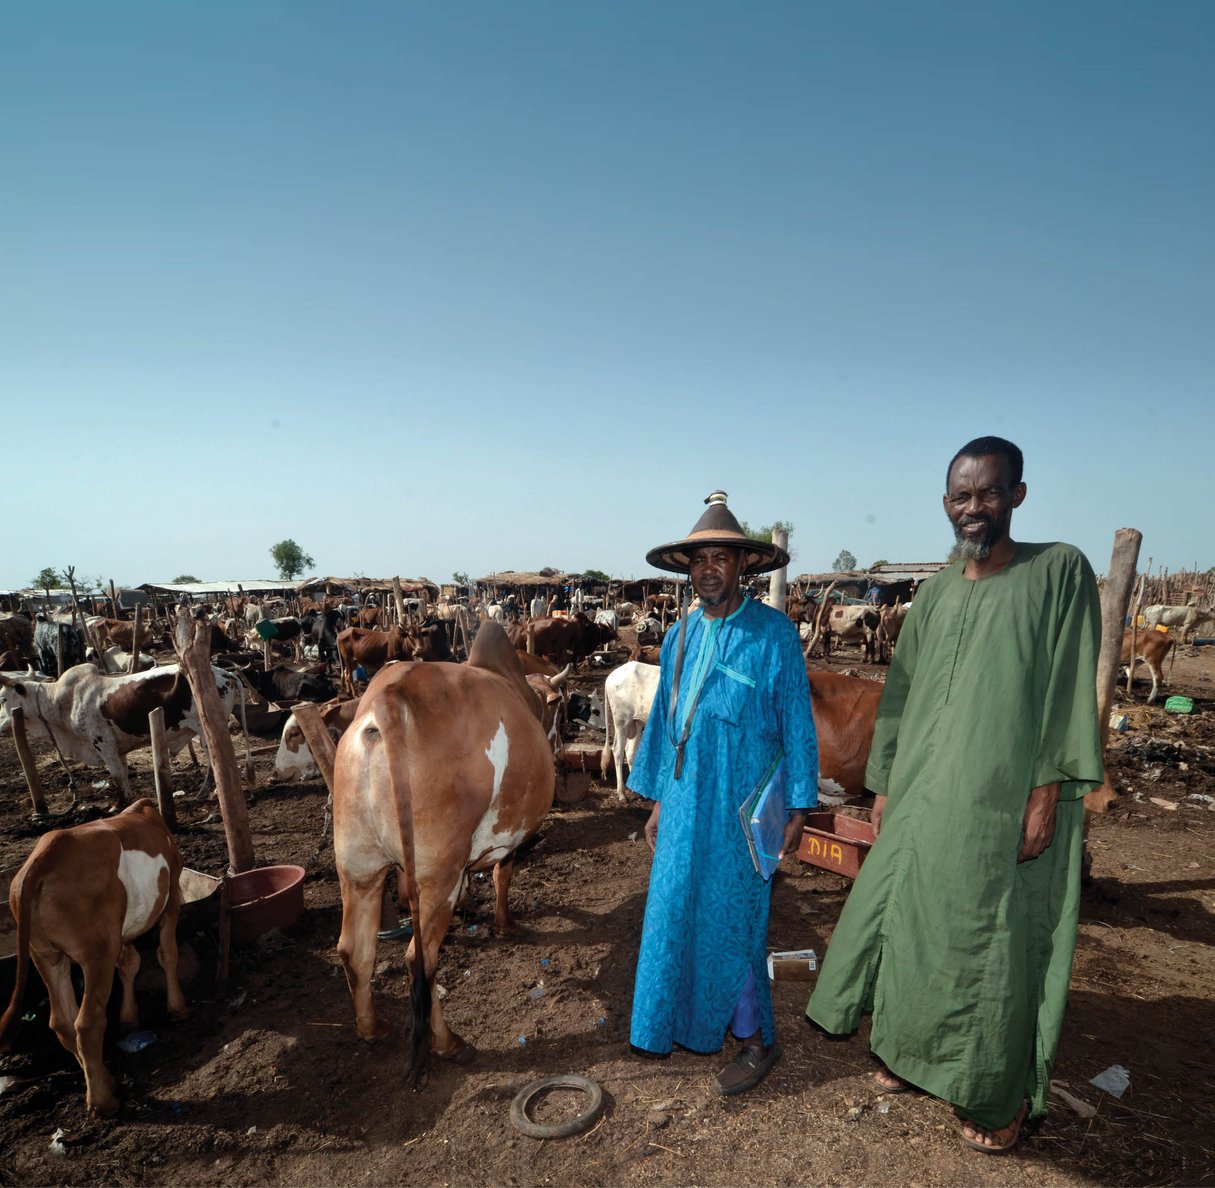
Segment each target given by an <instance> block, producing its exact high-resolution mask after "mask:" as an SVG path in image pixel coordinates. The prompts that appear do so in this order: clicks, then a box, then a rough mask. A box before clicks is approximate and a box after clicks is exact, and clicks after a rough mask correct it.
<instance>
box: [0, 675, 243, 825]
mask: <svg viewBox="0 0 1215 1188" xmlns="http://www.w3.org/2000/svg"><path fill="white" fill-rule="evenodd" d="M211 672H212V674H213V675H214V677H215V687H216V689H217V690H218V692H219V699H220V703H221V704H222V706H223V708H224V714H225V720H226V719H227V715H229V714H231V712H232V707H233V705H234V704H235V702H236V699H237V698H238V697H239V698H240V707H241V716H242V718H243V717H244V711H245V700H244V693H243V691H242V688H241V683H240V681H239V680H237V678H236V677H235V676H234V675H233V674H232V673H230V672H225V671H224V670H223V669H222V668H214V667H212V669H211ZM18 706H20V707H21V708H22V709H24V710H25V728H26V731H27V732H28V733H29V735H30V737H32V738H47V737H49V738H51V739H53V740H54V743H55V745H56V747H58V749H59V752H60V754H61V755H62V756H63V757H64V758H65V759H75V760H76V761H77V762H78V763H87V764H91V765H93V766H101V767H104V768H105V769H106V771H108V772H109V773H110V777H111V779H113V781H114V783H115V784H116V785H117V788H118V800H119V803H120V804H126V803H127V801H128V800H130V798H131V782H130V777H129V776H128V774H127V765H126V761H125V759H124V758H123V756H124V755H126V754H128V753H129V752H131V751H134V750H137V749H138V748H139V747H146V746H147V745H148V743H149V742H150V741H151V737H150V733H149V726H148V714H149V713H151V712H152V710H153V709H155V708H156V707H157V706H160V707H162V708H163V710H164V717H165V740H166V742H167V743H168V746H169V753H170V754H176V753H177V752H178V751H180V750H181V748H182V747H184V746H185V745H186V743H188V742H189V741H190V740H191V739H192V738H194V737H195V736H196V735H199V734H201V732H202V723H201V722H200V721H199V718H198V712H197V710H196V709H195V706H194V698H193V695H192V694H191V691H190V685H189V682H188V681H187V680H186V675H185V673H184V672H182V671H181V670H180V668H179V667H178V665H176V664H165V665H162V666H160V667H159V668H153V669H149V670H148V671H147V672H137V673H132V674H130V675H128V676H105V675H103V674H102V673H101V672H99V671H98V669H97V666H96V665H94V664H79V665H76V666H75V667H74V668H70V669H69V670H68V671H67V672H66V673H64V675H63V676H61V677H60V678H59V679H58V680H57V681H43V682H41V683H34V682H31V681H25V680H23V679H21V678H19V677H18V678H14V677H12V676H10V675H8V674H0V731H2V730H3V729H4V728H5V727H7V726H8V724H9V714H10V711H11V710H12V709H14V708H16V707H18ZM242 726H243V722H242ZM204 745H205V744H204ZM248 746H249V735H248V732H247V731H246V732H245V761H246V765H247V764H248V762H249V752H248Z"/></svg>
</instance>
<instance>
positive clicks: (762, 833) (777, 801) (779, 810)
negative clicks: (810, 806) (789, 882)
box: [738, 751, 789, 879]
mask: <svg viewBox="0 0 1215 1188" xmlns="http://www.w3.org/2000/svg"><path fill="white" fill-rule="evenodd" d="M738 819H739V821H740V822H741V823H742V831H743V836H744V837H745V838H746V839H747V849H748V850H750V851H751V861H752V862H754V863H755V869H756V870H757V871H759V873H760V875H761V876H762V877H763V878H764V879H770V878H771V877H772V872H773V871H774V870H775V869H776V867H777V864H778V862H779V861H780V846H781V842H782V841H784V838H785V826H786V825H787V824H788V823H789V814H788V811H787V809H786V808H785V753H784V752H783V751H782V752H781V753H780V754H779V755H777V757H776V758H775V759H774V760H773V761H772V764H771V766H770V767H769V768H768V770H767V771H766V772H764V774H763V776H762V777H761V778H760V780H759V783H757V784H756V785H755V790H754V791H753V792H752V793H751V795H750V796H748V797H747V799H746V800H744V801H743V803H742V807H741V808H740V809H739V810H738Z"/></svg>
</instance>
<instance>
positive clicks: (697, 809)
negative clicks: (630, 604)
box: [629, 491, 818, 1094]
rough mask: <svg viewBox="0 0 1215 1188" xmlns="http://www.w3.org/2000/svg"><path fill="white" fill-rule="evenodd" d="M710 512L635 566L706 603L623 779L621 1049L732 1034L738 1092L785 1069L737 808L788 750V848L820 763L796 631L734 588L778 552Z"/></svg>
mask: <svg viewBox="0 0 1215 1188" xmlns="http://www.w3.org/2000/svg"><path fill="white" fill-rule="evenodd" d="M705 502H706V503H708V504H709V508H708V510H707V511H706V512H705V513H704V515H702V516H701V518H700V520H699V521H697V523H696V526H695V527H694V528H693V529H692V532H691V534H690V535H689V536H688V537H687V539H685V540H682V541H676V542H674V543H672V544H669V545H661V546H659V547H658V548H656V549H652V550H650V552H649V553H648V554H647V555H646V560H647V561H648V562H649V563H650V564H651V565H654V566H657V567H658V568H660V569H666V570H670V571H672V572H675V573H686V574H688V575H689V577H690V579H691V583H692V588H693V590H695V592H696V594H697V596H698V597H699V598H700V603H701V605H700V609H698V610H696V611H694V612H693V613H692V614H690V615H686V616H684V617H683V618H682V619H681V622H680V626H679V628H678V629H677V630H675V631H671V632H668V634H667V637H666V639H665V641H664V642H663V646H662V660H661V668H662V675H661V678H660V681H659V686H658V692H657V694H656V695H655V698H654V704H653V706H652V707H651V709H650V716H649V723H648V726H647V729H646V732H645V735H644V736H643V738H642V742H641V746H640V747H639V748H638V751H637V756H636V759H635V761H634V764H633V768H632V771H631V773H630V775H629V787H631V788H632V789H633V790H634V791H635V792H637V793H639V794H640V795H641V796H644V797H646V798H647V799H650V800H653V801H654V802H655V803H654V809H653V811H652V812H651V814H650V818H649V820H648V821H647V822H646V827H645V834H646V841H647V842H648V843H649V845H650V848H651V849H652V850H653V851H654V865H653V869H652V871H651V873H650V889H649V895H648V897H647V900H646V911H645V924H644V926H643V929H642V935H641V952H640V954H639V956H638V959H637V979H636V984H635V987H634V992H633V1022H632V1031H631V1035H630V1040H631V1044H632V1047H633V1049H634V1051H636V1052H638V1053H639V1054H641V1055H649V1056H666V1055H668V1054H669V1053H670V1051H671V1048H672V1045H673V1044H679V1045H680V1046H681V1047H683V1048H687V1049H690V1050H691V1051H693V1052H717V1051H720V1050H721V1047H722V1044H723V1042H724V1039H725V1032H726V1029H727V1027H728V1028H729V1030H730V1031H732V1032H733V1033H734V1035H735V1036H736V1037H737V1038H738V1039H739V1040H741V1041H742V1045H741V1047H740V1049H739V1052H738V1055H737V1056H736V1057H735V1058H734V1059H733V1060H732V1061H731V1062H730V1063H729V1064H727V1065H726V1066H725V1067H724V1068H723V1069H722V1070H721V1072H720V1073H719V1074H718V1076H717V1088H718V1090H719V1092H721V1093H723V1094H735V1093H742V1092H745V1091H746V1090H748V1089H751V1088H753V1087H754V1086H755V1085H757V1084H759V1082H760V1081H761V1080H763V1078H764V1077H765V1076H766V1075H767V1074H768V1072H769V1071H770V1070H771V1068H772V1067H773V1065H775V1063H776V1062H777V1060H778V1059H779V1058H780V1048H779V1047H778V1045H777V1043H776V1027H775V1021H774V1018H773V1014H772V995H771V989H770V987H769V984H768V972H767V938H768V905H769V898H770V893H771V885H770V884H769V883H768V882H766V881H765V880H764V879H763V878H762V877H761V876H760V874H759V872H758V871H757V870H756V868H755V863H754V861H753V859H752V857H751V853H750V850H749V848H748V845H747V840H746V837H745V835H744V833H743V829H742V824H741V822H740V820H739V812H738V810H739V807H740V806H741V805H742V803H743V801H744V800H745V799H746V798H747V796H748V795H749V794H750V793H751V792H752V790H753V789H754V788H755V787H756V785H757V783H758V782H759V781H760V780H761V779H762V778H763V777H764V775H765V773H767V772H768V771H769V770H770V769H771V767H772V765H773V763H774V761H775V760H776V759H777V758H778V756H780V755H781V754H782V752H783V754H784V771H785V805H786V810H787V812H788V814H789V816H788V822H787V825H786V828H785V831H784V837H783V840H782V844H781V853H782V854H784V853H786V852H789V851H791V850H793V849H795V848H796V846H797V844H798V842H799V841H800V839H801V835H802V829H803V826H804V823H805V814H806V810H807V809H808V808H813V807H814V806H815V805H816V804H817V803H818V792H817V786H818V750H817V745H816V741H815V735H814V719H813V717H812V715H811V711H810V685H809V681H808V680H807V677H806V668H805V663H804V661H803V659H802V653H801V645H800V641H799V639H798V635H797V629H796V628H795V627H794V625H793V624H792V623H791V622H790V621H789V619H788V618H786V617H785V615H783V614H781V613H780V612H779V611H776V610H773V609H772V608H771V607H768V606H765V605H764V604H763V603H761V602H758V601H756V600H754V599H750V598H744V597H743V594H742V590H741V586H740V579H741V578H742V576H743V574H745V573H763V572H766V571H767V570H771V569H778V568H780V567H781V566H783V565H786V564H788V561H789V557H788V554H787V553H785V552H784V550H782V549H780V548H778V547H777V546H776V545H773V544H768V543H765V542H763V541H755V540H752V539H751V538H750V537H748V536H747V535H746V534H745V533H744V532H743V531H742V529H741V528H740V526H739V524H738V521H737V520H736V519H735V518H734V515H733V513H731V512H730V510H729V508H728V507H727V506H726V496H725V494H724V492H720V491H717V492H714V493H713V494H712V495H710V496H709V498H708V499H707V500H706V501H705Z"/></svg>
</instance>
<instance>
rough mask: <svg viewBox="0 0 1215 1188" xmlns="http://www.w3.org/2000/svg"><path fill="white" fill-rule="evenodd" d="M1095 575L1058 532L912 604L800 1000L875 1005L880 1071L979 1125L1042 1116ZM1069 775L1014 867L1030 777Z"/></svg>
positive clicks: (1072, 933)
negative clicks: (869, 812) (871, 840)
mask: <svg viewBox="0 0 1215 1188" xmlns="http://www.w3.org/2000/svg"><path fill="white" fill-rule="evenodd" d="M1100 640H1101V615H1100V605H1099V600H1098V595H1097V584H1096V581H1095V579H1094V577H1093V572H1092V569H1091V568H1090V567H1089V564H1088V562H1087V561H1086V560H1085V558H1084V556H1083V554H1082V553H1080V552H1079V551H1078V550H1076V549H1074V548H1073V547H1072V546H1070V545H1065V544H1021V545H1018V546H1017V550H1016V554H1015V556H1014V558H1013V560H1012V562H1011V563H1010V564H1009V565H1008V566H1007V567H1006V568H1005V569H1003V570H1001V571H1000V572H999V573H997V574H994V575H992V576H991V577H988V578H984V579H982V580H980V581H971V580H968V579H967V578H965V577H964V576H963V573H962V565H961V564H957V565H954V566H951V567H950V568H949V569H947V570H944V571H943V572H941V573H940V574H938V575H936V576H935V577H933V578H932V579H931V580H930V581H928V582H926V583H925V584H924V586H923V587H922V589H921V590H920V592H919V594H918V595H917V597H916V599H915V602H914V603H913V604H912V607H911V610H910V611H909V612H908V614H907V619H906V622H905V623H904V625H903V630H902V634H901V635H900V636H899V642H898V649H897V651H896V653H895V657H894V660H893V662H892V663H891V665H890V673H889V675H888V677H887V680H886V688H885V691H884V692H883V694H882V701H881V704H880V706H879V708H878V716H877V727H876V729H875V731H874V735H873V747H872V749H871V751H870V754H869V767H868V770H867V771H866V775H865V783H866V786H867V787H868V788H870V789H871V790H872V791H874V792H876V793H878V794H879V795H881V794H884V795H886V796H888V797H889V800H888V802H887V806H886V813H885V816H884V817H883V819H882V829H881V834H880V835H879V837H878V840H877V842H876V844H875V845H874V847H873V849H872V850H871V851H870V853H869V856H868V857H867V858H866V860H865V864H864V866H862V867H861V871H860V874H859V876H858V877H857V880H856V883H855V885H854V886H853V888H852V892H851V894H850V895H849V897H848V901H847V903H846V904H845V906H844V911H843V913H842V914H841V916H840V919H839V923H838V924H837V925H836V929H835V933H834V935H833V936H832V938H831V944H830V947H829V949H828V951H827V955H826V959H825V961H824V963H823V969H822V973H821V975H820V977H819V981H818V986H817V988H816V989H815V991H814V994H813V995H812V997H811V999H810V1003H809V1006H807V1008H806V1014H807V1015H808V1016H809V1017H810V1018H811V1019H812V1020H814V1022H816V1023H818V1024H819V1025H820V1026H822V1027H824V1028H825V1029H826V1030H827V1031H830V1032H833V1033H837V1034H844V1033H848V1032H852V1031H855V1030H856V1027H857V1024H858V1022H859V1020H860V1016H861V1014H862V1012H864V1011H872V1012H873V1030H872V1036H871V1040H870V1043H871V1046H872V1048H873V1051H874V1052H875V1053H877V1055H878V1056H879V1057H880V1058H881V1059H882V1060H883V1061H884V1062H885V1064H886V1065H887V1067H888V1068H890V1070H891V1071H892V1072H894V1073H895V1074H897V1075H898V1076H900V1077H903V1078H904V1079H905V1080H908V1081H910V1082H911V1083H912V1084H914V1085H918V1086H920V1087H921V1088H922V1089H925V1090H927V1091H928V1092H929V1093H932V1094H934V1095H935V1096H937V1097H940V1098H942V1099H944V1100H945V1101H948V1102H951V1103H952V1104H953V1105H955V1106H956V1107H958V1109H959V1112H961V1113H962V1114H963V1116H964V1117H966V1118H968V1119H971V1120H973V1121H975V1122H977V1123H978V1124H979V1125H981V1126H984V1127H999V1126H1004V1125H1006V1124H1007V1123H1008V1122H1009V1121H1010V1119H1012V1118H1013V1116H1014V1115H1015V1114H1016V1113H1017V1111H1018V1109H1019V1108H1020V1103H1021V1101H1022V1099H1024V1098H1027V1097H1028V1098H1029V1099H1030V1101H1031V1103H1032V1113H1034V1114H1041V1113H1045V1111H1046V1092H1047V1086H1048V1084H1049V1081H1050V1069H1051V1064H1052V1061H1053V1059H1054V1052H1055V1047H1056V1045H1057V1043H1058V1040H1059V1031H1060V1027H1061V1024H1062V1019H1063V1010H1064V1007H1065V1005H1066V1002H1067V983H1068V978H1069V976H1070V973H1071V964H1072V953H1073V951H1074V949H1075V942H1076V920H1077V916H1078V914H1079V903H1080V852H1081V826H1082V824H1083V815H1084V805H1083V801H1082V799H1081V798H1082V797H1083V795H1084V793H1085V792H1086V791H1088V790H1089V789H1090V788H1092V787H1096V786H1097V785H1099V784H1100V783H1101V781H1102V762H1101V747H1100V741H1099V734H1098V729H1097V706H1096V667H1097V651H1098V647H1099V644H1100ZM1056 781H1058V782H1059V783H1061V785H1062V787H1061V792H1060V798H1059V806H1058V809H1057V811H1056V827H1055V836H1054V840H1053V841H1052V842H1051V844H1050V846H1049V847H1048V848H1047V849H1046V850H1045V852H1044V853H1043V854H1042V855H1041V856H1039V857H1038V858H1036V859H1033V860H1032V861H1029V862H1022V863H1018V862H1017V852H1018V850H1019V848H1020V845H1021V831H1022V823H1023V820H1024V813H1025V806H1026V802H1027V800H1028V797H1029V793H1030V790H1031V789H1032V788H1036V787H1038V786H1040V785H1043V784H1051V783H1055V782H1056Z"/></svg>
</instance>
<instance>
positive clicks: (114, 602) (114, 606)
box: [110, 578, 118, 619]
mask: <svg viewBox="0 0 1215 1188" xmlns="http://www.w3.org/2000/svg"><path fill="white" fill-rule="evenodd" d="M110 618H111V619H117V618H118V592H117V591H116V590H115V589H114V579H113V578H110Z"/></svg>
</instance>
